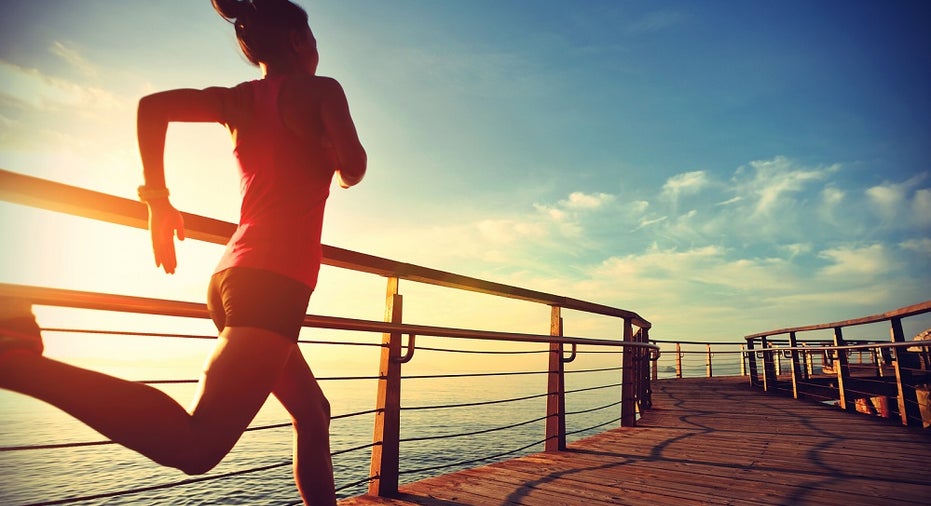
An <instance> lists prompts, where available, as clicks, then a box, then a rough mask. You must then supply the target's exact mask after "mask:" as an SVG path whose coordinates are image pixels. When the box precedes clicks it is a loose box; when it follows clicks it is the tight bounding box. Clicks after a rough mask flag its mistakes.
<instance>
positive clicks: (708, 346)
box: [705, 344, 714, 378]
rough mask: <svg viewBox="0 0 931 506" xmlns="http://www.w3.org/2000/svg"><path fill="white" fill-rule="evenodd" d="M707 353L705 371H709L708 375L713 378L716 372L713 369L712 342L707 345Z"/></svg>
mask: <svg viewBox="0 0 931 506" xmlns="http://www.w3.org/2000/svg"><path fill="white" fill-rule="evenodd" d="M705 355H706V358H705V372H706V373H707V375H708V377H709V378H711V377H713V376H714V372H712V370H711V344H706V345H705Z"/></svg>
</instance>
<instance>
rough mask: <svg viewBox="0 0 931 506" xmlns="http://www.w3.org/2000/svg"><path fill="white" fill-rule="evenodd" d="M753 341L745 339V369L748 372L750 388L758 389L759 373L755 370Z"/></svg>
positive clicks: (759, 383)
mask: <svg viewBox="0 0 931 506" xmlns="http://www.w3.org/2000/svg"><path fill="white" fill-rule="evenodd" d="M753 341H754V339H747V369H748V370H749V376H750V386H754V387H759V386H760V385H761V382H760V371H759V370H757V368H756V351H755V350H754V349H753Z"/></svg>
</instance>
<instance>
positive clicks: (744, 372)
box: [740, 344, 747, 376]
mask: <svg viewBox="0 0 931 506" xmlns="http://www.w3.org/2000/svg"><path fill="white" fill-rule="evenodd" d="M746 355H747V352H746V346H744V345H742V344H741V345H740V375H741V376H746V375H747V357H746Z"/></svg>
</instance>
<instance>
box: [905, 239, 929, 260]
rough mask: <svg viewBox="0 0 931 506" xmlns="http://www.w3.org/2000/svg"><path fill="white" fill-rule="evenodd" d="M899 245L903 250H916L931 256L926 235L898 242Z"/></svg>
mask: <svg viewBox="0 0 931 506" xmlns="http://www.w3.org/2000/svg"><path fill="white" fill-rule="evenodd" d="M899 247H900V248H902V249H904V250H908V251H916V252H918V253H924V254H926V255H929V256H931V239H929V238H927V237H922V238H921V239H909V240H907V241H902V242H900V243H899Z"/></svg>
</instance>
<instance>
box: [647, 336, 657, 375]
mask: <svg viewBox="0 0 931 506" xmlns="http://www.w3.org/2000/svg"><path fill="white" fill-rule="evenodd" d="M646 342H650V339H649V337H648V338H647V340H646ZM650 362H652V364H651V365H650V370H651V371H652V373H653V375H652V379H653V381H657V380H659V360H651V361H650Z"/></svg>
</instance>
